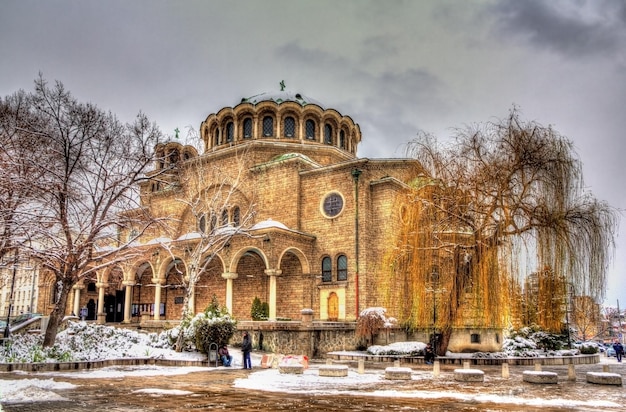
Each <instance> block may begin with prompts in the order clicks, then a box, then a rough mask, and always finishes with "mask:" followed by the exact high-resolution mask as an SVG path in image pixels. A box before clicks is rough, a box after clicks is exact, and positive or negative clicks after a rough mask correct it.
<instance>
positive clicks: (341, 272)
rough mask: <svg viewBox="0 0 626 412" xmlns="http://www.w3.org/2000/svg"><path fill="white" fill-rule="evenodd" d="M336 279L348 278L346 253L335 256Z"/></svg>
mask: <svg viewBox="0 0 626 412" xmlns="http://www.w3.org/2000/svg"><path fill="white" fill-rule="evenodd" d="M337 280H348V258H347V257H346V255H339V257H337Z"/></svg>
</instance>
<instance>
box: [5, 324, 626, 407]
mask: <svg viewBox="0 0 626 412" xmlns="http://www.w3.org/2000/svg"><path fill="white" fill-rule="evenodd" d="M23 336H24V337H23V341H20V339H18V338H17V337H16V338H15V340H14V341H13V346H12V348H11V349H12V352H11V353H6V352H5V353H3V354H0V363H2V362H7V361H10V360H11V359H13V361H15V360H16V359H27V358H29V357H33V356H34V357H35V358H37V357H38V359H39V360H38V361H40V362H50V361H54V360H55V359H54V358H53V357H50V356H49V355H51V354H50V353H47V352H44V351H42V350H41V348H38V347H37V341H35V340H31V339H33V336H34V335H23ZM164 342H165V340H164V339H163V337H159V336H156V335H155V334H146V333H141V332H136V331H129V330H124V329H116V328H112V327H107V326H103V325H89V326H88V325H87V324H86V323H85V322H77V325H75V326H74V327H71V328H68V330H66V331H64V332H61V333H59V335H58V337H57V344H56V345H55V348H56V349H55V350H54V353H53V354H54V355H56V356H59V354H61V356H65V357H68V358H69V357H71V358H72V360H99V359H115V358H120V357H142V358H145V357H160V358H165V359H191V360H203V359H206V354H202V353H199V352H195V351H194V352H181V353H179V352H176V351H174V350H172V349H171V348H168V344H167V342H165V343H164ZM33 345H34V346H33ZM423 346H424V344H423V343H422V342H406V343H401V344H394V345H391V347H377V348H372V349H371V350H372V351H373V352H376V353H386V352H388V351H393V353H415V352H416V351H419V350H421V349H423ZM33 348H34V349H33ZM230 349H231V350H230V352H231V354H232V355H233V359H234V364H233V367H234V368H237V367H239V368H240V367H241V366H242V363H241V352H240V351H239V350H238V349H237V348H230ZM0 352H2V350H0ZM261 356H262V354H260V353H256V352H253V353H252V362H253V365H255V366H258V365H260V363H261ZM459 356H460V354H459ZM68 360H69V359H68ZM24 361H27V360H24ZM33 361H34V360H30V361H29V362H33ZM222 368H223V367H220V369H222ZM211 369H213V368H209V370H211ZM198 370H201V371H206V370H207V368H206V367H163V366H153V365H152V366H148V365H146V366H134V367H108V368H102V369H95V370H94V369H92V370H84V371H74V372H37V373H29V372H12V375H11V376H15V375H17V374H24V376H26V377H28V378H21V379H2V378H3V377H0V401H1V402H2V403H16V402H34V401H53V400H63V399H64V398H63V397H62V395H59V394H57V393H55V391H57V392H58V391H60V392H61V393H62V391H63V390H65V389H73V388H75V386H74V385H72V384H70V383H67V382H63V381H62V380H61V379H62V378H64V377H69V376H71V377H72V378H74V379H75V378H77V377H79V378H84V379H114V378H119V377H124V376H165V375H181V374H188V373H192V372H196V371H198ZM30 376H36V377H34V378H30ZM412 376H413V377H412V379H413V380H420V379H424V380H431V379H432V374H431V373H430V372H427V371H414V373H413V375H412ZM234 387H235V388H243V389H250V390H261V391H273V392H285V393H301V394H320V395H329V394H342V395H359V396H381V397H411V398H416V399H433V398H448V399H456V400H459V401H463V402H466V401H467V402H477V403H483V402H485V403H486V402H495V403H497V404H502V405H505V404H510V405H517V406H519V405H527V406H528V407H537V406H548V407H550V406H551V407H565V408H576V407H587V408H596V409H602V408H605V409H606V408H610V409H613V408H621V407H622V405H620V404H618V403H615V402H612V401H610V400H606V399H597V400H594V399H588V398H583V399H579V400H570V399H561V398H550V399H546V398H542V397H534V398H528V397H526V398H525V397H517V396H507V395H504V394H503V395H497V394H484V393H482V394H481V393H476V392H474V393H466V392H462V391H455V390H450V391H439V390H409V389H403V390H400V389H398V387H397V386H396V385H394V384H393V382H392V381H388V380H386V379H385V378H384V371H381V370H372V371H366V373H363V374H359V373H356V372H355V371H350V372H349V374H348V376H347V377H343V378H341V380H338V379H337V378H334V377H320V376H318V371H317V368H316V366H315V365H312V366H311V367H310V368H309V369H307V370H305V372H304V373H303V374H302V375H292V374H281V373H279V371H278V370H277V369H263V370H258V369H257V370H255V371H253V372H252V373H250V374H249V375H248V377H247V378H243V379H237V380H235V382H234ZM137 392H140V393H147V394H163V395H169V396H185V395H189V394H190V393H188V392H186V391H181V390H171V389H169V388H144V389H142V390H140V391H137ZM0 411H2V408H1V407H0Z"/></svg>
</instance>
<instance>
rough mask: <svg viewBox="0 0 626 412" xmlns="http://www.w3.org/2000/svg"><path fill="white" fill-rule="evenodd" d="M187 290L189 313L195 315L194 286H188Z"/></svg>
mask: <svg viewBox="0 0 626 412" xmlns="http://www.w3.org/2000/svg"><path fill="white" fill-rule="evenodd" d="M189 289H191V290H190V291H189V305H187V306H189V312H190V313H191V314H192V315H194V314H195V313H196V285H193V286H190V287H189Z"/></svg>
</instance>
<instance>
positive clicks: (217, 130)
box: [213, 129, 220, 146]
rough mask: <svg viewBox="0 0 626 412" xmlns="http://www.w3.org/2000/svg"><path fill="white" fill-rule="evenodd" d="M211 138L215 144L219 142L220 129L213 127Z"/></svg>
mask: <svg viewBox="0 0 626 412" xmlns="http://www.w3.org/2000/svg"><path fill="white" fill-rule="evenodd" d="M213 138H214V139H215V146H217V145H219V144H220V129H215V136H213Z"/></svg>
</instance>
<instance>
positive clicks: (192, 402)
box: [0, 357, 626, 412]
mask: <svg viewBox="0 0 626 412" xmlns="http://www.w3.org/2000/svg"><path fill="white" fill-rule="evenodd" d="M255 364H256V365H258V364H259V363H258V362H255ZM318 365H319V364H316V363H312V364H311V368H310V369H311V370H312V371H314V370H315V369H316V368H317V366H318ZM603 365H607V366H608V367H609V370H610V372H613V373H619V374H620V375H621V376H622V379H626V364H624V363H621V364H619V363H617V362H616V361H615V359H606V358H604V357H603V358H602V362H601V363H600V364H596V365H580V366H576V375H577V376H576V381H575V382H572V381H568V380H567V373H568V367H567V366H550V367H543V370H545V371H554V372H556V373H557V374H558V375H559V383H558V384H557V385H535V384H528V383H524V382H522V377H521V375H522V372H523V371H524V370H529V368H528V367H518V366H515V367H510V375H511V377H510V378H509V379H503V378H502V376H501V370H502V369H501V367H500V366H487V367H481V368H480V369H481V370H484V372H485V383H484V384H474V385H467V384H461V383H456V382H454V379H453V378H452V375H453V373H452V370H453V369H454V368H458V366H447V365H444V366H442V368H441V375H440V377H438V378H433V377H432V367H431V366H426V365H423V366H419V367H417V366H413V367H412V370H413V372H414V375H413V376H414V377H413V379H412V380H410V381H406V382H393V383H388V382H385V383H384V388H376V387H367V388H363V387H355V388H347V389H346V392H345V394H339V395H329V396H324V395H321V396H320V395H317V394H316V395H315V396H309V395H307V394H306V391H305V392H304V393H292V392H290V393H289V394H288V395H286V394H285V393H283V392H259V391H252V390H243V389H233V385H232V384H233V382H234V380H235V379H241V378H246V377H248V376H249V374H250V373H253V375H252V377H254V376H255V375H254V372H256V371H260V370H261V369H260V368H258V367H256V368H255V369H253V370H252V371H246V370H242V369H238V368H222V367H220V368H207V370H206V372H194V373H189V374H186V375H176V376H156V377H144V376H130V375H129V376H125V377H123V378H114V379H97V378H90V379H86V378H80V377H78V374H77V377H76V378H74V377H67V375H66V374H64V375H63V376H56V377H54V380H55V381H64V382H68V383H72V384H74V385H76V388H75V389H70V390H60V391H56V392H57V393H58V394H59V396H61V397H62V398H63V399H64V400H59V401H38V402H24V403H16V404H3V408H4V411H6V412H30V411H33V412H47V411H71V412H87V411H89V412H94V411H114V412H116V411H124V412H126V411H189V410H211V409H222V410H229V411H253V410H254V411H259V410H263V411H265V410H275V411H287V410H319V411H337V410H344V411H373V410H377V411H378V410H405V411H406V410H408V411H446V410H457V411H528V410H533V409H532V408H529V407H528V404H524V405H516V404H515V403H506V404H504V405H498V404H493V403H490V402H489V401H486V402H484V403H481V402H476V401H465V400H459V399H458V397H456V398H455V397H453V396H452V394H454V395H455V396H456V395H457V394H459V393H467V394H468V395H471V396H474V397H476V396H478V395H484V396H486V397H488V396H494V397H496V396H499V397H502V396H507V397H517V398H519V399H534V398H537V399H542V400H543V402H546V406H542V407H541V408H538V409H534V410H541V411H565V410H568V411H570V410H575V411H587V410H589V411H591V410H593V408H589V409H585V408H582V409H581V408H568V407H557V406H551V405H550V404H549V403H548V401H550V400H554V399H570V400H580V401H586V400H590V399H600V400H610V401H612V402H615V403H617V404H620V405H622V406H623V407H626V391H625V390H624V388H623V387H615V386H603V385H593V384H589V383H587V382H586V380H585V376H586V372H588V371H602V369H603ZM384 366H385V365H370V364H367V365H366V373H383V371H382V370H381V368H382V367H384ZM386 366H391V365H386ZM530 369H532V368H530ZM351 370H353V371H356V367H353V366H352V365H351ZM40 376H41V377H40V378H39V379H50V378H51V376H54V375H53V374H52V375H51V374H45V375H40ZM33 377H38V376H37V374H34V375H33V374H28V375H25V374H22V373H20V374H15V373H2V374H0V379H32V378H33ZM294 379H301V378H300V377H294ZM336 379H338V380H337V385H336V386H337V387H338V388H341V386H342V383H341V382H342V381H341V379H342V378H336ZM0 384H1V382H0ZM390 389H393V391H394V393H402V392H403V391H416V390H420V391H425V392H429V393H431V392H432V393H439V394H443V395H442V396H440V397H439V398H437V399H425V398H419V399H418V400H416V399H415V398H402V397H398V396H392V397H386V398H385V397H380V396H366V395H367V393H368V392H371V391H376V390H390ZM446 393H450V394H451V395H449V397H448V396H447V395H445V394H446ZM607 410H623V409H622V408H618V409H607Z"/></svg>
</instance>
